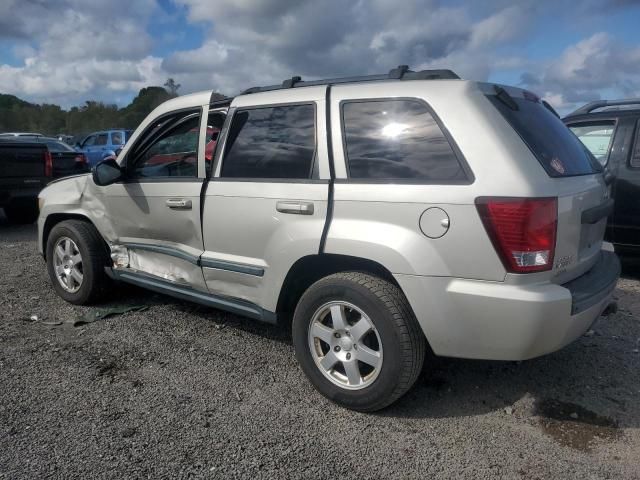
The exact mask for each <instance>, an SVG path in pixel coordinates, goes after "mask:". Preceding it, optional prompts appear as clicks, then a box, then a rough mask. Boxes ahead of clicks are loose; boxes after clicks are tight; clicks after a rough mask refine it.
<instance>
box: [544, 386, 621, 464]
mask: <svg viewBox="0 0 640 480" xmlns="http://www.w3.org/2000/svg"><path fill="white" fill-rule="evenodd" d="M535 413H536V415H538V416H539V417H540V425H541V427H542V430H543V431H544V432H545V433H546V434H547V435H549V436H550V437H552V438H554V439H555V440H556V441H557V442H559V443H561V444H562V445H566V446H568V447H571V448H575V449H577V450H581V451H583V452H588V451H590V450H591V449H592V448H593V444H594V441H595V440H596V439H601V440H615V439H618V438H620V436H621V435H622V432H621V431H620V429H619V428H618V423H617V422H616V421H615V420H613V419H611V418H609V417H605V416H603V415H598V414H597V413H595V412H592V411H591V410H588V409H586V408H584V407H582V406H581V405H577V404H575V403H569V402H561V401H560V400H555V399H552V398H547V399H543V400H539V401H537V402H536V406H535Z"/></svg>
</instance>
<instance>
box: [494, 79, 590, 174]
mask: <svg viewBox="0 0 640 480" xmlns="http://www.w3.org/2000/svg"><path fill="white" fill-rule="evenodd" d="M496 92H497V93H498V94H497V95H487V98H489V100H490V101H491V103H492V104H493V105H494V106H495V107H496V108H497V109H498V110H499V111H500V113H501V114H502V115H503V116H504V118H505V119H506V120H507V122H509V124H510V125H511V126H512V127H513V129H514V130H515V131H516V132H517V133H518V135H520V137H521V138H522V140H523V141H524V142H525V143H526V144H527V146H528V147H529V150H531V152H532V153H533V154H534V155H535V157H536V158H537V159H538V161H539V162H540V164H541V165H542V167H543V168H544V169H545V171H546V172H547V174H548V175H549V176H550V177H573V176H576V175H589V174H592V173H596V172H599V171H601V170H602V167H601V166H600V164H598V162H597V161H596V159H595V158H594V157H593V155H591V153H590V152H589V151H588V150H587V148H586V147H585V146H584V145H583V144H582V142H580V140H578V137H576V136H575V135H573V134H572V133H571V131H570V130H569V129H568V128H567V127H566V126H565V124H564V123H562V120H560V119H559V118H558V117H556V116H555V115H554V114H553V113H552V112H551V111H550V110H549V109H547V108H546V107H545V106H544V105H543V104H542V103H541V102H540V100H539V99H538V97H537V96H535V95H534V94H532V93H530V92H524V93H523V96H519V95H510V94H509V93H507V92H506V91H505V90H504V89H502V88H500V87H496Z"/></svg>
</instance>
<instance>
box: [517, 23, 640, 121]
mask: <svg viewBox="0 0 640 480" xmlns="http://www.w3.org/2000/svg"><path fill="white" fill-rule="evenodd" d="M537 70H538V71H539V72H540V73H537V74H536V73H533V72H530V71H527V72H525V73H523V74H522V76H521V82H522V84H523V85H524V86H525V87H527V88H531V89H532V90H536V91H537V92H539V93H541V94H543V95H544V96H545V97H547V98H549V99H551V103H552V104H553V105H554V107H556V108H559V109H562V110H567V109H569V108H572V107H574V106H576V105H577V104H581V103H586V102H587V101H590V100H595V99H599V98H600V92H601V91H604V90H606V91H609V92H614V93H615V94H617V95H619V96H621V97H629V96H636V95H638V93H640V46H628V45H624V44H622V43H620V42H618V41H616V40H615V39H614V38H613V37H611V36H610V35H609V34H607V33H603V32H600V33H596V34H594V35H592V36H590V37H588V38H586V39H584V40H581V41H580V42H577V43H576V44H574V45H571V46H569V47H567V48H566V49H565V50H564V51H563V52H562V54H561V55H560V56H559V57H558V58H557V59H555V60H550V61H547V62H542V63H541V64H538V65H537Z"/></svg>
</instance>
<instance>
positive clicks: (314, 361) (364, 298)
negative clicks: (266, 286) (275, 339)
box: [293, 272, 426, 412]
mask: <svg viewBox="0 0 640 480" xmlns="http://www.w3.org/2000/svg"><path fill="white" fill-rule="evenodd" d="M293 341H294V346H295V351H296V357H297V358H298V361H299V362H300V365H301V367H302V370H303V371H304V372H305V374H306V375H307V377H308V378H309V380H310V381H311V383H312V384H313V385H314V387H315V388H316V389H317V390H318V391H319V392H320V393H322V394H323V395H325V396H326V397H327V398H329V399H331V400H333V401H334V402H336V403H338V404H340V405H342V406H345V407H347V408H351V409H354V410H359V411H369V412H370V411H375V410H379V409H381V408H384V407H386V406H387V405H389V404H391V403H393V402H394V401H395V400H397V399H398V398H400V397H401V396H402V395H404V394H405V393H406V392H407V391H408V390H409V389H410V388H411V386H412V385H413V384H414V382H415V381H416V379H417V378H418V375H419V374H420V371H421V369H422V365H423V362H424V356H425V349H426V341H425V339H424V336H423V335H422V332H421V330H420V328H419V326H418V324H417V321H416V319H415V317H414V315H413V312H412V311H411V308H410V306H409V304H408V302H407V300H406V298H405V296H404V295H403V294H402V292H401V291H400V290H399V289H398V287H396V286H395V285H393V284H392V283H390V282H388V281H386V280H383V279H381V278H378V277H375V276H372V275H369V274H366V273H360V272H345V273H337V274H334V275H330V276H328V277H326V278H324V279H322V280H319V281H318V282H316V283H315V284H313V285H312V286H311V287H310V288H309V289H308V290H307V291H306V292H305V293H304V295H303V296H302V298H301V299H300V302H299V303H298V306H297V307H296V311H295V314H294V319H293Z"/></svg>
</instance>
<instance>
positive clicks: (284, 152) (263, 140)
mask: <svg viewBox="0 0 640 480" xmlns="http://www.w3.org/2000/svg"><path fill="white" fill-rule="evenodd" d="M226 143H227V147H226V149H225V150H226V151H225V156H224V159H223V163H222V171H221V177H228V178H261V179H264V178H282V179H289V178H291V179H295V178H297V179H304V178H310V176H311V170H312V167H313V159H314V156H315V145H316V141H315V108H314V106H313V105H284V106H277V107H264V108H252V109H246V110H242V109H240V110H238V111H236V113H235V115H234V117H233V121H232V124H231V128H230V130H229V135H228V137H227V142H226Z"/></svg>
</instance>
